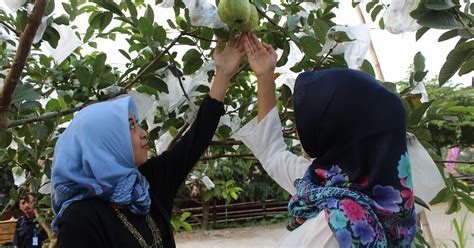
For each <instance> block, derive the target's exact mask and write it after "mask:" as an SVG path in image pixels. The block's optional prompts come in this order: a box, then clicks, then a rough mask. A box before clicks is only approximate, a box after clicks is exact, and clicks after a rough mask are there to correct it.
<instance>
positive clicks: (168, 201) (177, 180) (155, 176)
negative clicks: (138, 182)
mask: <svg viewBox="0 0 474 248" xmlns="http://www.w3.org/2000/svg"><path fill="white" fill-rule="evenodd" d="M224 112H225V111H224V105H223V104H222V103H221V102H219V101H217V100H215V99H213V98H211V97H209V96H207V97H206V98H204V101H203V102H202V104H201V107H200V108H199V111H198V114H197V116H196V119H195V120H194V122H193V124H192V125H191V127H190V128H189V130H188V131H187V132H186V134H185V135H183V137H182V138H181V139H180V140H179V141H178V142H177V143H176V145H175V146H174V147H172V148H171V149H170V150H168V151H166V152H164V153H162V154H161V155H160V156H158V157H153V158H151V159H149V160H148V161H147V162H146V163H145V164H143V165H142V166H140V168H139V169H140V172H141V173H142V174H143V175H144V176H145V177H146V178H147V180H148V182H149V183H150V186H151V192H152V194H154V195H155V196H156V197H157V198H158V199H160V201H161V202H162V204H164V205H165V207H166V208H167V209H171V206H172V204H173V198H174V196H175V195H176V192H177V191H178V189H179V187H180V186H181V184H182V183H183V181H184V180H185V179H186V176H187V175H188V173H189V171H190V170H191V169H192V167H193V166H194V165H195V164H196V162H197V161H198V159H199V158H200V157H201V155H202V154H203V153H204V151H205V150H206V148H207V147H208V146H209V144H210V142H211V140H212V137H213V136H214V132H215V131H216V128H217V125H218V123H219V120H220V117H221V116H222V115H223V114H224Z"/></svg>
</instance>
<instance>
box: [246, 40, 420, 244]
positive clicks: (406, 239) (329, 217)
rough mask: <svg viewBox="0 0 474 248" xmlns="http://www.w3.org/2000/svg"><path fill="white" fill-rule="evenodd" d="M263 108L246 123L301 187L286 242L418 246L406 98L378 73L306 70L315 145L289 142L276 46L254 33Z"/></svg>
mask: <svg viewBox="0 0 474 248" xmlns="http://www.w3.org/2000/svg"><path fill="white" fill-rule="evenodd" d="M244 46H245V50H246V53H247V58H248V61H249V64H250V66H251V68H252V69H253V70H254V72H255V74H256V76H257V84H258V93H257V96H258V104H259V108H258V116H257V119H256V120H253V121H252V122H250V123H248V124H247V125H246V126H244V127H243V128H242V129H241V130H240V131H239V133H238V135H239V136H240V137H241V139H242V141H243V142H244V143H245V144H246V145H247V146H248V147H249V148H250V149H251V150H252V152H253V153H254V155H255V156H256V157H257V159H259V161H260V162H261V163H262V165H263V167H264V168H265V170H266V171H267V173H268V174H269V175H270V176H271V177H272V178H273V179H274V180H275V181H277V182H278V183H279V184H280V185H281V186H282V187H283V188H285V189H286V190H287V191H288V192H290V193H291V194H292V197H291V199H290V202H289V205H288V209H289V213H290V215H291V217H292V218H291V220H290V222H289V224H288V226H287V228H288V230H289V231H290V232H289V233H288V234H287V236H286V237H285V239H284V240H283V242H282V243H281V244H280V245H281V246H282V247H335V246H339V247H410V246H411V243H412V241H413V238H414V235H415V230H416V220H415V211H414V196H413V186H412V178H411V168H410V160H409V158H408V153H407V141H406V119H405V111H404V108H403V106H402V102H401V100H400V99H399V98H398V97H397V96H396V95H394V94H393V93H391V92H390V91H388V90H387V89H385V88H384V87H383V86H382V85H381V84H379V83H378V82H377V81H376V80H375V79H374V78H373V77H371V76H369V75H367V74H365V73H363V72H360V71H355V70H350V69H343V68H333V69H326V70H322V71H313V72H304V73H301V74H300V75H299V76H298V78H297V79H296V82H295V88H294V93H293V105H294V114H295V124H296V129H297V132H298V137H299V140H300V142H301V145H302V148H303V149H304V151H305V153H306V155H307V156H308V157H310V158H311V159H308V158H305V157H302V156H297V155H295V154H292V153H291V152H289V151H288V150H287V148H286V144H285V142H284V140H283V136H282V132H281V124H280V119H279V117H278V112H277V110H276V107H275V105H276V100H275V83H274V73H273V72H274V69H275V65H276V59H277V56H276V54H275V51H274V50H273V48H272V47H271V46H269V45H267V44H264V43H261V42H260V41H259V40H258V39H257V37H256V36H255V35H253V34H249V35H247V36H246V39H245V43H244Z"/></svg>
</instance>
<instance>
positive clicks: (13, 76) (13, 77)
mask: <svg viewBox="0 0 474 248" xmlns="http://www.w3.org/2000/svg"><path fill="white" fill-rule="evenodd" d="M47 3H48V0H36V1H35V7H34V8H33V11H32V12H31V14H30V16H28V23H27V25H26V28H25V31H24V32H23V33H22V34H21V35H20V41H19V42H18V48H17V51H16V55H15V59H14V60H13V64H12V67H11V69H10V71H8V74H7V76H6V77H5V81H4V84H3V89H1V90H0V132H3V131H4V130H5V129H6V128H7V126H8V116H7V115H8V112H9V110H10V104H11V101H12V98H13V92H15V88H16V85H17V84H18V82H19V81H20V77H21V73H22V71H23V68H24V67H25V62H26V59H27V58H28V55H29V54H30V50H31V45H32V43H33V38H34V37H35V34H36V31H37V30H38V27H39V25H40V23H41V19H42V18H43V14H44V11H45V9H46V5H47Z"/></svg>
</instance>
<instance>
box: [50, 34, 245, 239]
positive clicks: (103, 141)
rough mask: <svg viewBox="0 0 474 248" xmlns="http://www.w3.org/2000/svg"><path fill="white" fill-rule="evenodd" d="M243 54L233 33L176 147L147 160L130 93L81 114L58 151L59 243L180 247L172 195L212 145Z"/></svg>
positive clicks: (54, 190)
mask: <svg viewBox="0 0 474 248" xmlns="http://www.w3.org/2000/svg"><path fill="white" fill-rule="evenodd" d="M244 55H245V51H244V49H243V45H242V40H241V39H238V40H234V37H233V35H232V36H231V38H230V39H229V41H228V42H227V45H226V47H225V48H224V49H223V50H222V47H221V42H220V41H219V42H218V44H217V46H216V49H215V52H214V60H215V63H216V76H215V78H214V82H213V84H212V86H211V89H210V92H209V95H208V96H207V97H206V98H204V100H203V102H202V104H201V106H200V109H199V112H198V114H197V117H196V119H195V120H194V123H193V124H192V125H191V127H190V128H189V130H188V131H187V133H186V134H185V135H184V136H183V137H182V138H181V139H180V141H179V142H177V143H176V145H175V146H174V147H172V148H171V149H170V150H168V151H166V152H164V153H162V154H161V155H160V156H158V157H153V158H150V159H148V157H147V155H148V154H147V150H148V141H147V133H146V131H145V130H143V129H142V128H141V127H139V126H138V122H139V120H138V116H137V109H136V107H135V104H134V102H133V100H132V98H131V97H123V98H119V99H117V100H113V101H109V102H102V103H97V104H93V105H91V106H88V107H86V108H84V109H83V110H81V111H79V112H78V113H77V114H76V116H75V117H74V119H73V120H72V122H71V123H70V124H69V126H68V127H67V129H66V130H65V131H64V132H63V133H62V134H61V136H60V137H59V139H58V142H57V144H56V147H55V151H54V162H53V168H52V204H53V210H54V213H55V214H56V218H55V219H54V221H53V223H52V227H53V230H54V231H55V232H57V235H58V241H57V245H58V247H68V248H69V247H175V242H174V238H173V232H172V229H171V227H170V218H171V210H172V205H173V199H174V197H175V195H176V192H177V191H178V189H179V187H180V185H181V184H182V183H183V181H184V180H185V178H186V176H187V174H188V173H189V171H190V170H191V169H192V167H193V166H194V164H195V163H196V162H197V160H198V159H199V157H200V156H201V155H202V153H203V152H204V151H205V149H206V148H207V147H208V145H209V143H210V141H211V139H212V137H213V134H214V132H215V130H216V128H217V124H218V122H219V119H220V117H221V115H223V114H224V107H223V104H222V102H223V100H224V97H225V93H226V90H227V87H228V85H229V81H230V79H231V78H232V76H233V75H234V74H235V73H236V72H237V71H238V69H239V64H240V62H241V61H242V59H243V57H244Z"/></svg>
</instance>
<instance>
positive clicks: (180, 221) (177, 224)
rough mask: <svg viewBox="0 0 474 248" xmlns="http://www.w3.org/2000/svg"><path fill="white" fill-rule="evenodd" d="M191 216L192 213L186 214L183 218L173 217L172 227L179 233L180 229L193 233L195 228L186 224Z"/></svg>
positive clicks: (182, 215)
mask: <svg viewBox="0 0 474 248" xmlns="http://www.w3.org/2000/svg"><path fill="white" fill-rule="evenodd" d="M189 216H191V213H190V212H184V213H182V214H181V216H179V217H177V216H175V215H173V216H171V225H172V226H173V229H174V230H175V231H179V229H181V228H184V230H186V231H187V232H192V231H193V227H192V226H191V225H190V224H189V223H188V222H186V219H187V218H188V217H189Z"/></svg>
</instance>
